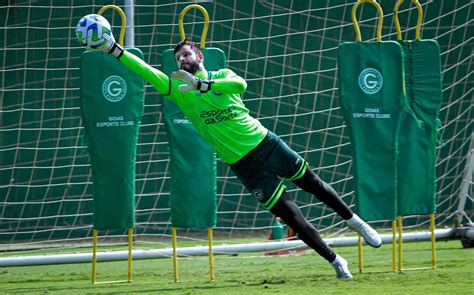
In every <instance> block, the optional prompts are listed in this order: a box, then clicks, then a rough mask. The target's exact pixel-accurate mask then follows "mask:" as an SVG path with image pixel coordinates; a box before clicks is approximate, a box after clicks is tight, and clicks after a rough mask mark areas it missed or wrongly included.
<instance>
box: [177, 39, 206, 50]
mask: <svg viewBox="0 0 474 295" xmlns="http://www.w3.org/2000/svg"><path fill="white" fill-rule="evenodd" d="M184 45H189V48H191V49H192V50H194V52H195V53H196V54H199V53H202V50H201V47H200V46H199V44H196V43H194V42H191V40H190V39H189V37H186V39H184V40H181V41H180V42H179V43H178V44H177V45H176V47H175V48H174V52H173V54H176V52H178V51H179V50H180V49H181V48H183V46H184Z"/></svg>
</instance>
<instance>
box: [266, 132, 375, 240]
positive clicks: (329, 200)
mask: <svg viewBox="0 0 474 295" xmlns="http://www.w3.org/2000/svg"><path fill="white" fill-rule="evenodd" d="M273 136H275V137H276V145H275V148H274V149H273V151H272V153H271V155H270V156H269V158H268V160H267V162H268V165H270V166H271V169H272V171H273V172H274V173H276V174H277V175H279V176H281V177H284V178H288V179H290V180H291V181H293V182H294V183H295V184H296V185H298V186H299V187H300V188H302V189H303V190H304V191H306V192H308V193H310V194H313V195H314V196H316V198H318V199H319V200H321V201H322V202H323V203H325V204H326V205H328V206H329V207H330V208H332V209H333V210H334V211H336V213H338V214H339V215H340V216H341V217H342V218H343V219H344V220H346V222H347V224H348V226H349V227H350V228H352V229H354V230H355V231H357V232H358V233H360V234H361V235H362V236H363V238H364V240H365V241H366V242H367V244H369V245H371V246H372V247H380V246H381V245H382V239H381V238H380V236H379V234H378V233H377V232H376V231H375V230H374V229H373V228H372V227H370V226H369V225H368V224H367V223H365V222H364V221H363V220H362V219H360V218H359V216H357V215H356V214H354V213H353V212H352V210H351V209H350V208H349V206H347V204H346V203H345V202H344V201H343V200H342V198H341V197H340V196H339V195H338V194H337V192H336V191H335V190H334V189H333V188H332V187H331V186H330V185H329V184H327V183H326V182H324V181H323V180H321V178H319V177H318V176H317V175H316V173H314V172H313V170H311V169H310V168H309V167H308V163H307V162H306V161H304V160H303V159H302V158H301V156H300V155H298V153H296V152H295V151H293V150H292V149H291V148H290V147H289V146H288V145H287V144H286V143H285V142H283V141H282V140H281V139H280V138H278V137H277V136H276V135H273Z"/></svg>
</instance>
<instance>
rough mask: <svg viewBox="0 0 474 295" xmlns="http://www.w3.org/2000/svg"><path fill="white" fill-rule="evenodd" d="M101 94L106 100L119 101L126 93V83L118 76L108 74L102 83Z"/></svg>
mask: <svg viewBox="0 0 474 295" xmlns="http://www.w3.org/2000/svg"><path fill="white" fill-rule="evenodd" d="M102 94H103V95H104V97H105V98H106V99H107V100H108V101H111V102H117V101H120V100H122V98H124V97H125V95H126V94H127V83H126V82H125V80H124V79H123V78H122V77H120V76H110V77H108V78H107V79H105V81H104V83H102Z"/></svg>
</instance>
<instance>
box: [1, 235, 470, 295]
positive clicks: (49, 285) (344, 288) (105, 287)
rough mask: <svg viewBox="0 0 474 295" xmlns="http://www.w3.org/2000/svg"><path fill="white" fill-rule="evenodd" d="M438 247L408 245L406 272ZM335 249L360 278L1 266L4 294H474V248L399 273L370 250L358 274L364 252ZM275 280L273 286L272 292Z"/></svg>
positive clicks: (451, 248)
mask: <svg viewBox="0 0 474 295" xmlns="http://www.w3.org/2000/svg"><path fill="white" fill-rule="evenodd" d="M430 246H431V245H430V243H428V242H420V243H406V244H404V249H405V251H404V258H405V265H404V266H405V267H406V268H415V267H425V266H426V267H429V266H431V248H430ZM335 250H336V251H337V252H338V253H340V254H341V255H342V256H344V257H345V258H346V259H347V260H348V261H349V263H350V265H351V271H352V273H353V275H354V279H352V280H344V281H341V280H337V279H336V278H335V273H334V270H333V269H332V267H331V266H330V265H329V264H327V263H326V262H325V261H324V260H323V259H322V258H320V257H319V256H317V255H315V254H312V253H310V254H306V255H301V256H280V257H265V256H259V257H256V256H255V255H251V256H247V255H245V256H242V255H241V256H233V257H232V256H216V257H215V274H216V281H215V282H209V280H208V278H209V275H208V269H209V268H208V260H207V257H197V258H182V259H180V260H179V270H180V282H179V283H174V281H173V266H172V261H171V259H155V260H137V261H134V264H133V282H132V284H126V283H125V284H124V283H122V284H120V283H119V284H98V285H92V284H91V282H90V278H91V264H90V263H83V264H70V265H50V266H30V267H9V268H0V292H1V293H2V294H14V293H16V294H24V293H31V294H38V293H48V294H91V293H92V294H96V293H103V294H119V293H122V294H123V293H137V294H139V293H140V294H141V293H149V294H153V293H159V294H242V295H243V294H292V295H293V294H371V295H375V294H419V295H423V294H474V249H472V248H471V249H463V248H462V246H461V243H460V242H459V241H448V242H442V241H441V242H437V260H438V261H437V269H435V270H433V269H428V270H413V271H405V272H403V273H393V272H391V266H392V256H391V245H384V246H383V247H382V248H380V249H372V248H368V247H364V258H365V262H364V267H365V271H366V272H367V273H364V274H359V273H358V264H357V261H358V258H357V248H356V247H342V248H341V247H339V248H335ZM126 270H127V265H126V262H125V261H119V262H102V263H99V265H98V280H99V281H107V280H120V279H125V278H126ZM265 283H267V285H268V286H267V288H265Z"/></svg>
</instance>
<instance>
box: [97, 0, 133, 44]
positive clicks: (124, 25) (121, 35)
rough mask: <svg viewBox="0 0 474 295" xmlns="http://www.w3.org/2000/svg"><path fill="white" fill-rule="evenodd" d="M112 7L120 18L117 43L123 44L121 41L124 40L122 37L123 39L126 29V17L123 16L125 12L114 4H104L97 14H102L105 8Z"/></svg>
mask: <svg viewBox="0 0 474 295" xmlns="http://www.w3.org/2000/svg"><path fill="white" fill-rule="evenodd" d="M110 8H112V9H114V10H115V11H117V12H118V13H119V14H120V19H121V20H122V27H121V29H120V35H119V42H118V43H119V44H120V45H122V46H123V42H124V39H125V30H126V27H127V18H126V17H125V13H124V12H123V10H122V9H121V8H120V7H118V6H116V5H106V6H104V7H102V8H101V9H100V10H99V13H98V14H99V15H102V14H103V13H104V12H105V11H106V10H107V9H110Z"/></svg>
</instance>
